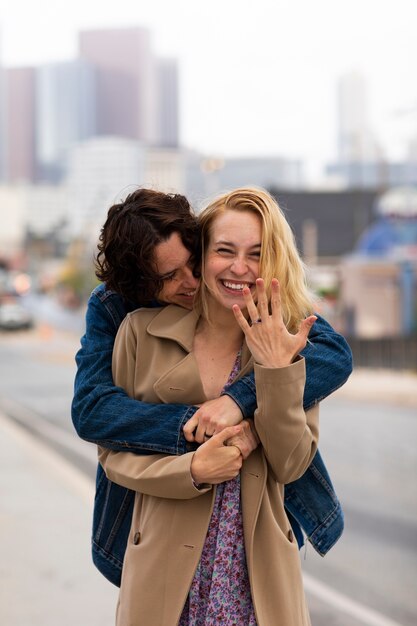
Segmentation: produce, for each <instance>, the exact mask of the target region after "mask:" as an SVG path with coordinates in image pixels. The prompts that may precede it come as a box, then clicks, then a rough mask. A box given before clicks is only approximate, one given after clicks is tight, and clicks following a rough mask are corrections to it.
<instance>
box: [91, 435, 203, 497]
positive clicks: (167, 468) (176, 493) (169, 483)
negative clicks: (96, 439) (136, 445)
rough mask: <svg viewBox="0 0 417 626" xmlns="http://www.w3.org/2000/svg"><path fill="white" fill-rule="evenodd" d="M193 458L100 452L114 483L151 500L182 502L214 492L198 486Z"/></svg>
mask: <svg viewBox="0 0 417 626" xmlns="http://www.w3.org/2000/svg"><path fill="white" fill-rule="evenodd" d="M193 454H194V452H188V453H186V454H183V455H181V456H169V455H165V454H154V455H152V456H138V455H137V454H134V453H133V452H115V451H113V450H108V449H106V448H101V447H99V448H98V458H99V462H100V463H101V466H102V467H103V469H104V471H105V473H106V476H107V478H109V479H110V480H111V481H112V482H114V483H117V484H118V485H121V486H122V487H127V488H128V489H132V490H133V491H140V492H141V493H144V494H147V495H150V496H156V497H158V498H173V499H180V500H189V499H191V498H196V497H198V496H200V495H202V494H203V493H206V492H207V491H210V489H212V485H204V486H203V487H199V488H198V489H197V487H196V486H195V485H194V483H193V480H192V478H191V471H190V467H191V461H192V457H193Z"/></svg>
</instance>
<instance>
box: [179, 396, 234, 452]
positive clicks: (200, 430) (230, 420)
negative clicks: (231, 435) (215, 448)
mask: <svg viewBox="0 0 417 626" xmlns="http://www.w3.org/2000/svg"><path fill="white" fill-rule="evenodd" d="M242 419H243V415H242V411H241V410H240V408H239V407H238V405H237V404H236V402H235V401H234V400H232V398H230V397H229V396H220V397H219V398H215V399H214V400H207V402H204V404H202V405H201V406H200V408H199V409H198V410H197V411H196V412H195V413H194V415H193V416H192V418H191V419H189V420H188V422H186V424H185V425H184V429H183V431H184V437H185V438H186V440H187V441H196V442H197V443H204V441H206V440H207V438H208V437H211V436H212V435H215V434H216V433H219V432H221V431H222V430H223V429H224V428H226V427H227V426H235V425H237V424H240V422H241V421H242Z"/></svg>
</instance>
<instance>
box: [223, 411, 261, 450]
mask: <svg viewBox="0 0 417 626" xmlns="http://www.w3.org/2000/svg"><path fill="white" fill-rule="evenodd" d="M241 426H242V430H241V431H240V433H238V434H237V435H234V436H233V437H231V438H230V439H228V440H227V442H226V444H227V445H228V446H236V447H237V448H239V450H240V453H241V455H242V457H243V460H245V459H247V458H248V456H249V455H250V454H251V453H252V452H253V451H254V450H256V448H257V447H258V445H259V442H260V440H259V437H258V433H257V432H256V428H255V424H254V423H253V420H250V419H249V420H243V422H242V424H241Z"/></svg>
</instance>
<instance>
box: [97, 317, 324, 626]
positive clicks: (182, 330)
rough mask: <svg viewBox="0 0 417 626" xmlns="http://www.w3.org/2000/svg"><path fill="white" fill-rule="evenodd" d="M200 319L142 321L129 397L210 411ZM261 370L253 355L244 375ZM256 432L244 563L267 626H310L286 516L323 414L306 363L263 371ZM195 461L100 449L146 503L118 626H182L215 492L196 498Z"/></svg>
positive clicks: (126, 338)
mask: <svg viewBox="0 0 417 626" xmlns="http://www.w3.org/2000/svg"><path fill="white" fill-rule="evenodd" d="M196 323H197V318H196V315H195V314H194V312H192V311H191V312H189V311H185V310H184V309H181V308H179V307H175V306H168V307H166V308H164V309H162V310H161V309H141V310H138V311H134V312H133V313H131V314H130V315H128V316H127V318H126V319H125V320H124V322H123V324H122V326H121V327H120V330H119V333H118V335H117V338H116V343H115V348H114V353H113V374H114V379H115V382H116V384H117V385H120V386H121V387H123V388H124V389H125V390H126V391H127V393H128V394H129V396H131V397H134V398H137V399H140V400H143V401H146V402H165V403H169V402H170V403H176V402H178V403H186V404H197V403H201V402H203V401H204V400H205V399H206V398H205V396H204V392H203V387H202V383H201V380H200V377H199V373H198V368H197V364H196V361H195V358H194V355H193V353H192V344H193V336H194V331H195V327H196ZM251 367H252V363H251V361H250V354H249V351H248V350H247V348H246V346H244V348H243V354H242V372H241V375H243V374H244V373H245V372H247V371H249V370H250V369H251ZM254 370H255V381H256V393H257V399H258V409H257V411H256V414H255V423H256V428H257V432H258V434H259V437H260V439H261V442H262V446H259V447H258V448H257V450H255V451H254V452H253V453H252V454H251V455H250V456H249V458H248V459H247V460H246V461H244V463H243V466H242V469H241V500H242V515H243V528H244V538H245V550H246V559H247V565H248V571H249V580H250V585H251V591H252V598H253V603H254V607H255V613H256V619H257V623H258V625H259V626H307V625H309V624H310V620H309V616H308V611H307V607H306V603H305V598H304V591H303V586H302V578H301V567H300V558H299V552H298V547H297V542H296V540H295V538H294V536H293V533H292V530H291V526H290V523H289V521H288V518H287V516H286V514H285V511H284V504H283V485H284V484H285V483H287V482H290V481H293V480H295V479H297V478H298V477H299V476H301V475H302V474H303V473H304V471H305V470H306V469H307V467H308V466H309V464H310V462H311V460H312V458H313V456H314V454H315V451H316V448H317V439H318V409H317V408H315V409H313V410H310V411H308V413H305V412H304V410H303V407H302V399H303V390H304V382H305V367H304V361H303V359H300V360H298V361H297V362H295V363H293V364H292V365H290V366H289V367H285V368H281V369H268V368H264V367H261V366H259V365H256V364H255V367H254ZM192 456H193V452H189V453H186V454H184V455H182V456H167V455H161V454H158V455H153V456H137V455H136V454H133V453H130V452H113V451H109V450H105V449H103V448H100V449H99V460H100V463H101V464H102V466H103V468H104V470H105V472H106V474H107V476H108V478H110V479H111V480H112V481H114V482H116V483H118V484H120V485H123V486H125V487H128V488H130V489H133V490H134V491H136V492H137V493H136V498H135V507H134V512H133V520H132V526H131V531H130V536H129V540H128V546H127V550H126V555H125V561H124V567H123V573H122V583H121V589H120V596H119V604H118V609H117V625H118V626H175V625H176V624H178V620H179V618H180V615H181V612H182V608H183V606H184V603H185V601H186V598H187V595H188V590H189V588H190V585H191V582H192V579H193V576H194V572H195V569H196V567H197V564H198V562H199V559H200V555H201V552H202V549H203V545H204V540H205V537H206V533H207V528H208V525H209V522H210V517H211V511H212V507H213V503H214V497H215V489H216V488H215V487H207V488H206V489H202V490H198V489H196V488H195V487H194V486H193V483H192V480H191V475H190V464H191V460H192Z"/></svg>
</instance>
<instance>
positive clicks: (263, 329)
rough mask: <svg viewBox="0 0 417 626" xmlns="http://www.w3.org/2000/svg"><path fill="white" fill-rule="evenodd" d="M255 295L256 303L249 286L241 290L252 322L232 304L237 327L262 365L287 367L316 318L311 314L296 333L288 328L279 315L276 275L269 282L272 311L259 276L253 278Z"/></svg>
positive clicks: (301, 345) (280, 312) (300, 347)
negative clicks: (256, 297)
mask: <svg viewBox="0 0 417 626" xmlns="http://www.w3.org/2000/svg"><path fill="white" fill-rule="evenodd" d="M256 290H257V295H258V301H257V304H255V302H254V300H253V298H252V294H251V292H250V290H249V289H248V288H247V287H246V288H245V289H244V290H243V297H244V300H245V304H246V308H247V311H248V314H249V318H250V320H251V322H252V325H249V323H248V321H247V320H246V319H245V317H244V316H243V314H242V311H241V310H240V308H239V306H238V305H237V304H235V305H234V306H233V313H234V314H235V318H236V321H237V323H238V324H239V326H240V328H241V329H242V330H243V332H244V333H245V338H246V343H247V344H248V348H249V350H250V351H251V353H252V356H253V358H254V359H255V361H256V363H259V364H260V365H263V366H264V367H286V366H287V365H290V364H291V363H292V361H293V359H294V358H295V357H296V356H297V354H298V353H299V352H300V351H301V350H302V349H303V348H304V347H305V345H306V342H307V337H308V333H309V332H310V328H311V327H312V325H313V324H314V322H315V321H316V319H317V318H316V316H315V315H310V316H309V317H307V318H306V319H305V320H303V321H302V322H301V324H300V328H299V331H298V333H297V334H295V335H292V334H291V333H290V332H288V330H287V328H286V326H285V324H284V321H283V319H282V311H281V298H280V289H279V283H278V281H277V279H276V278H273V279H272V283H271V314H270V313H269V307H268V299H267V295H266V290H265V284H264V281H263V279H262V278H258V279H257V280H256Z"/></svg>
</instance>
